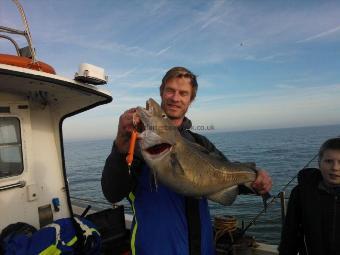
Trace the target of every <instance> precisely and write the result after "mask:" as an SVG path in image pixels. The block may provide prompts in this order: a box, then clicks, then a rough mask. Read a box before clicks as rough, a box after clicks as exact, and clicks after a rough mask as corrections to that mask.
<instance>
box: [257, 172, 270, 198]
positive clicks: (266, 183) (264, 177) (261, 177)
mask: <svg viewBox="0 0 340 255" xmlns="http://www.w3.org/2000/svg"><path fill="white" fill-rule="evenodd" d="M272 186H273V182H272V178H270V176H269V175H268V173H267V172H266V171H264V170H258V172H257V176H256V180H255V181H254V182H253V184H252V187H253V188H254V189H255V190H256V191H257V192H258V193H259V194H261V195H263V194H265V193H268V192H269V191H270V190H271V188H272Z"/></svg>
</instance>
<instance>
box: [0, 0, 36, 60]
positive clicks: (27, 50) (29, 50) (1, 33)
mask: <svg viewBox="0 0 340 255" xmlns="http://www.w3.org/2000/svg"><path fill="white" fill-rule="evenodd" d="M12 1H13V2H14V4H15V5H16V6H17V9H18V11H19V13H20V16H21V19H22V22H23V24H24V27H25V30H18V29H14V28H10V27H5V26H0V38H3V39H6V40H8V41H10V42H11V43H12V44H13V45H14V47H15V50H16V52H17V54H18V56H20V57H28V58H31V59H32V63H35V62H36V57H35V50H34V47H33V43H32V37H31V33H30V30H29V26H28V23H27V19H26V15H25V12H24V9H23V8H22V6H21V4H20V3H19V2H18V0H12ZM9 35H20V36H24V37H25V38H26V41H27V44H28V46H26V47H23V48H20V47H19V45H18V44H17V42H16V41H15V40H14V39H13V38H12V37H10V36H9Z"/></svg>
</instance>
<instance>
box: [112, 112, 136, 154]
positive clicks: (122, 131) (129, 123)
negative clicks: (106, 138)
mask: <svg viewBox="0 0 340 255" xmlns="http://www.w3.org/2000/svg"><path fill="white" fill-rule="evenodd" d="M135 112H136V108H131V109H129V110H127V111H125V112H124V113H123V114H122V115H121V116H120V118H119V124H118V132H117V137H116V141H115V146H116V148H117V150H118V151H119V152H120V153H127V152H128V150H129V145H130V136H131V132H132V130H133V128H134V125H137V124H138V123H139V122H140V120H139V118H135V119H134V114H135ZM134 121H135V123H134Z"/></svg>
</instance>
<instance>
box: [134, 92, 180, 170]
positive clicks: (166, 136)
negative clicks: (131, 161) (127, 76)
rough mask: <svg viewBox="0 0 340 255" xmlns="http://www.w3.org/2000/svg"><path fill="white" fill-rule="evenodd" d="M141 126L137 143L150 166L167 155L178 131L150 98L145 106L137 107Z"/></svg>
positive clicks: (174, 142)
mask: <svg viewBox="0 0 340 255" xmlns="http://www.w3.org/2000/svg"><path fill="white" fill-rule="evenodd" d="M137 115H138V116H139V118H140V120H141V123H142V124H143V125H142V126H143V127H142V128H141V129H140V130H138V131H139V135H138V137H139V145H140V148H141V152H142V155H143V157H144V159H145V161H146V162H147V163H148V164H149V166H151V167H152V165H153V164H154V163H155V161H160V160H162V159H163V158H164V157H165V156H167V155H169V154H170V152H171V150H172V149H173V147H174V145H175V144H176V139H177V137H178V135H179V131H178V129H177V127H176V126H174V125H173V124H172V123H171V121H170V120H169V119H168V117H167V115H166V114H165V112H164V111H163V109H162V108H161V106H160V105H159V104H158V103H157V102H156V101H155V100H153V99H152V98H150V99H149V100H147V102H146V107H145V108H143V107H137Z"/></svg>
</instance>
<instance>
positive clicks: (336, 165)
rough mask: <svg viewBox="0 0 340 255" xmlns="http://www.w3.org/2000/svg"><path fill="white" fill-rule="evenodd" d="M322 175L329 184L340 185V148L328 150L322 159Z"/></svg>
mask: <svg viewBox="0 0 340 255" xmlns="http://www.w3.org/2000/svg"><path fill="white" fill-rule="evenodd" d="M320 170H321V174H322V177H323V179H324V181H325V182H326V184H327V185H329V186H340V150H326V151H325V152H324V154H323V156H322V158H321V160H320Z"/></svg>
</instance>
